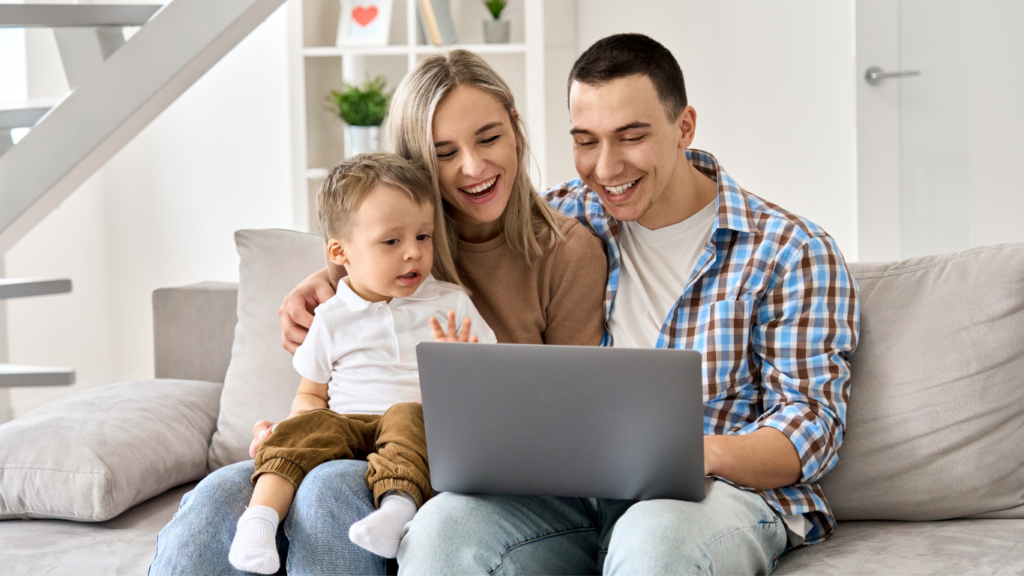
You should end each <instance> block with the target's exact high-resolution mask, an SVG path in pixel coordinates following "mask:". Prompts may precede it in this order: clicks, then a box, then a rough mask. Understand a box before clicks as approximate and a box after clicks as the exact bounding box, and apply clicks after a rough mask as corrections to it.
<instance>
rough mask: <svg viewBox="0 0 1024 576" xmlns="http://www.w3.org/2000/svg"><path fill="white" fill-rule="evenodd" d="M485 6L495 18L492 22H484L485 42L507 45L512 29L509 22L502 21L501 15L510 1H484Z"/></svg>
mask: <svg viewBox="0 0 1024 576" xmlns="http://www.w3.org/2000/svg"><path fill="white" fill-rule="evenodd" d="M484 6H486V7H487V11H488V12H490V13H491V16H493V18H492V19H490V20H484V42H486V43H488V44H507V43H508V39H509V33H510V29H511V27H510V25H509V22H508V21H507V20H502V19H501V13H502V12H504V11H505V8H506V7H507V6H508V0H484Z"/></svg>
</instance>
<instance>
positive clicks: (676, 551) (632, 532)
mask: <svg viewBox="0 0 1024 576" xmlns="http://www.w3.org/2000/svg"><path fill="white" fill-rule="evenodd" d="M785 548H786V528H785V525H784V524H783V522H782V520H781V519H780V518H779V516H778V515H776V514H775V512H774V511H773V510H772V509H771V508H770V507H769V506H768V504H767V503H765V501H764V499H762V498H761V497H760V496H758V495H757V494H754V493H751V492H744V491H742V490H738V489H736V488H734V487H732V486H730V485H728V484H726V483H724V482H715V484H714V485H713V487H712V488H711V490H710V491H709V492H708V495H707V498H705V500H704V501H703V502H699V503H694V502H682V501H679V500H648V501H645V502H633V501H626V500H599V501H598V502H597V506H594V505H592V504H591V503H590V501H588V500H585V499H582V498H550V497H532V496H465V495H459V494H451V493H443V494H440V495H438V496H436V497H434V498H433V499H432V500H430V501H429V502H427V503H426V504H424V505H423V508H421V509H420V511H419V512H418V513H417V514H416V517H415V518H414V519H413V521H412V522H410V523H409V524H407V525H406V527H405V538H404V539H403V540H402V544H401V546H400V547H399V549H398V565H399V574H412V575H416V576H418V575H420V574H431V575H437V576H440V575H445V574H501V575H508V576H511V575H513V574H606V575H612V574H622V575H635V574H770V573H771V572H772V570H774V569H775V566H776V563H777V562H778V557H779V556H780V555H782V553H783V551H784V550H785Z"/></svg>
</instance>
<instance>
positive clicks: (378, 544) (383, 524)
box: [348, 494, 416, 558]
mask: <svg viewBox="0 0 1024 576" xmlns="http://www.w3.org/2000/svg"><path fill="white" fill-rule="evenodd" d="M415 515H416V501H415V500H413V499H412V497H411V496H406V495H405V494H390V495H388V496H385V497H384V498H383V499H381V501H380V510H377V511H376V512H374V513H373V514H370V515H369V516H367V517H366V518H363V519H362V520H360V521H359V522H356V523H355V524H353V525H352V527H351V528H349V530H348V537H349V539H350V540H352V542H354V543H356V544H358V545H359V546H361V547H363V548H365V549H367V550H369V551H370V552H373V553H374V554H376V555H378V556H383V557H384V558H394V557H395V556H398V545H399V544H401V543H402V530H403V529H405V525H406V524H408V523H409V521H410V520H412V517H413V516H415Z"/></svg>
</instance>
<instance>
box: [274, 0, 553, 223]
mask: <svg viewBox="0 0 1024 576" xmlns="http://www.w3.org/2000/svg"><path fill="white" fill-rule="evenodd" d="M449 2H450V7H451V12H452V19H453V21H454V23H455V28H456V32H457V34H458V36H459V38H460V40H461V39H464V40H465V41H466V42H465V43H460V44H456V45H452V46H433V45H430V44H421V43H419V42H418V39H417V36H418V34H417V27H418V26H419V24H418V22H417V21H416V18H417V15H416V14H417V13H416V5H417V0H394V9H393V11H392V22H391V34H390V36H391V38H390V43H389V44H388V45H386V46H336V45H335V37H336V35H337V22H338V13H339V3H338V0H290V2H289V6H288V10H289V68H290V70H291V78H290V81H291V86H290V94H289V95H290V99H291V123H292V167H293V174H294V176H293V179H292V183H293V190H294V194H293V208H294V213H295V223H294V227H295V228H296V229H298V230H308V231H315V228H316V223H315V221H316V219H315V217H313V213H314V211H315V201H316V190H317V188H318V187H319V185H320V182H321V181H322V180H323V179H324V178H325V177H326V176H327V171H328V170H329V169H330V167H332V166H334V165H335V164H337V163H338V162H340V161H341V160H342V158H343V154H344V139H343V136H342V134H343V132H342V129H343V124H342V122H341V121H340V120H339V119H337V118H336V117H334V116H332V115H331V114H330V113H329V112H328V111H327V101H326V97H327V94H328V93H329V92H330V90H332V89H338V88H340V87H341V85H342V83H343V82H349V83H353V84H354V83H361V82H362V81H363V80H364V79H365V78H366V76H367V75H369V76H375V75H377V74H384V75H385V76H386V77H387V78H388V89H389V90H391V89H394V87H395V86H397V85H398V82H399V81H400V80H401V78H402V77H404V76H405V74H407V73H408V72H409V70H410V69H412V67H413V66H415V65H416V63H417V62H418V61H419V59H421V58H424V57H426V56H428V55H430V54H436V53H438V52H442V51H444V50H448V49H450V48H456V47H457V48H465V49H467V50H471V51H473V52H475V53H477V54H480V55H481V56H483V57H484V58H485V59H487V60H488V62H490V63H491V65H492V66H494V67H495V69H497V70H498V72H499V73H501V74H502V76H503V77H504V78H505V80H506V81H508V82H509V84H510V85H511V86H512V90H513V92H514V93H515V96H516V100H517V103H518V105H519V107H520V110H519V112H520V114H522V115H523V118H524V119H525V121H526V126H527V131H528V133H529V137H530V143H531V148H532V149H531V153H532V154H531V155H532V157H533V160H534V164H535V173H534V175H533V176H534V179H535V181H536V182H537V183H538V184H540V183H541V182H546V178H545V175H546V171H547V166H546V163H547V162H546V160H547V155H546V143H547V138H546V122H545V117H546V111H545V86H544V79H545V70H544V61H545V59H544V48H545V46H544V4H543V0H512V1H511V2H510V3H509V8H508V9H507V10H506V14H505V15H503V19H509V20H511V22H512V39H511V43H509V44H484V43H482V39H483V38H482V36H483V32H482V28H483V19H484V18H485V17H487V13H486V10H485V9H484V8H483V4H482V2H481V1H480V0H449ZM410 16H411V17H410Z"/></svg>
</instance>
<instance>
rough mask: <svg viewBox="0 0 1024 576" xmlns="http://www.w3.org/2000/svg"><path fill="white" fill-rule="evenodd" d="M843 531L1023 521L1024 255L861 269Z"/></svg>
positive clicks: (842, 484)
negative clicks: (859, 524) (850, 524)
mask: <svg viewBox="0 0 1024 576" xmlns="http://www.w3.org/2000/svg"><path fill="white" fill-rule="evenodd" d="M850 268H851V271H852V272H853V276H854V278H855V279H856V281H857V286H858V291H859V295H860V306H861V334H860V337H861V339H860V344H859V345H858V347H857V351H856V352H855V353H854V354H853V357H852V361H851V365H852V372H853V378H852V381H851V382H852V384H851V386H852V387H851V392H850V404H849V412H848V417H847V427H846V437H845V440H844V442H843V445H842V447H841V448H840V449H839V462H838V464H837V465H836V467H835V469H834V470H832V471H831V472H830V473H829V474H828V475H826V476H825V478H824V479H823V480H822V482H821V487H822V489H823V490H824V492H825V496H826V497H827V498H828V501H829V503H830V504H831V506H832V510H833V512H834V513H835V515H836V518H838V519H839V520H868V519H871V520H876V519H877V520H940V519H945V518H959V517H964V516H971V515H975V516H980V517H999V518H1024V488H1022V487H1024V449H1022V447H1024V244H1010V245H1003V246H992V247H986V248H978V249H974V250H968V251H966V252H961V253H959V254H952V255H944V256H932V257H926V258H915V259H912V260H906V261H903V262H895V263H886V264H853V265H851V266H850Z"/></svg>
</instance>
